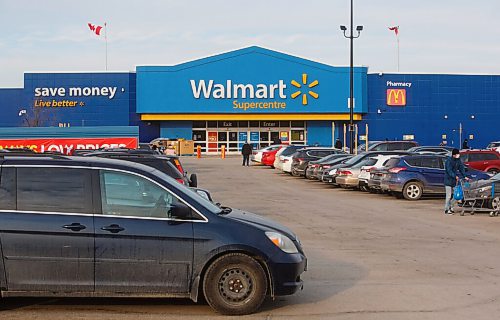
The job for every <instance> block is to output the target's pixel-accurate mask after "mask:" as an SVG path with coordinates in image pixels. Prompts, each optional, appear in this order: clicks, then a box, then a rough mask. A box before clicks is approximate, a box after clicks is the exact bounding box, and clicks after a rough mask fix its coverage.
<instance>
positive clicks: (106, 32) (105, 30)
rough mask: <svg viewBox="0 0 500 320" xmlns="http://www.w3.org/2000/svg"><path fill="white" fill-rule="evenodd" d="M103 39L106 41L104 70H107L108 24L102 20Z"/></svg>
mask: <svg viewBox="0 0 500 320" xmlns="http://www.w3.org/2000/svg"><path fill="white" fill-rule="evenodd" d="M104 41H105V42H106V71H108V26H107V24H106V22H104Z"/></svg>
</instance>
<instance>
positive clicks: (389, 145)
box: [358, 141, 418, 152]
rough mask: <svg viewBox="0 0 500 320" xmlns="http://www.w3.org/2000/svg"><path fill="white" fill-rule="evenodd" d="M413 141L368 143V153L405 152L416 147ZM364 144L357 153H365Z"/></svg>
mask: <svg viewBox="0 0 500 320" xmlns="http://www.w3.org/2000/svg"><path fill="white" fill-rule="evenodd" d="M417 146H418V143H417V142H415V141H369V142H368V151H405V150H408V149H410V148H413V147H417ZM365 151H366V144H360V145H359V146H358V152H365Z"/></svg>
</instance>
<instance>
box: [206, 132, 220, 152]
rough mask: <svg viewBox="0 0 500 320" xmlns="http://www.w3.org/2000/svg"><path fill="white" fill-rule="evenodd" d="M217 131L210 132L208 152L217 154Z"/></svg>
mask: <svg viewBox="0 0 500 320" xmlns="http://www.w3.org/2000/svg"><path fill="white" fill-rule="evenodd" d="M217 133H218V132H217V131H209V132H208V146H207V147H208V152H217Z"/></svg>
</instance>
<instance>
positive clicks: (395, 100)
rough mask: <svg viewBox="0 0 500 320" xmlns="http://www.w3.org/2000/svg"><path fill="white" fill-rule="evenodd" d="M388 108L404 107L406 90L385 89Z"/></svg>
mask: <svg viewBox="0 0 500 320" xmlns="http://www.w3.org/2000/svg"><path fill="white" fill-rule="evenodd" d="M387 105H388V106H406V89H387Z"/></svg>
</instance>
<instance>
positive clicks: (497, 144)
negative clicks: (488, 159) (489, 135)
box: [486, 141, 500, 153]
mask: <svg viewBox="0 0 500 320" xmlns="http://www.w3.org/2000/svg"><path fill="white" fill-rule="evenodd" d="M486 149H491V150H495V151H496V152H498V153H500V141H493V142H491V143H490V144H489V145H488V146H487V147H486Z"/></svg>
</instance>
